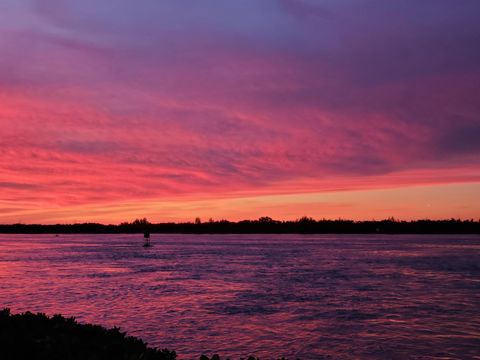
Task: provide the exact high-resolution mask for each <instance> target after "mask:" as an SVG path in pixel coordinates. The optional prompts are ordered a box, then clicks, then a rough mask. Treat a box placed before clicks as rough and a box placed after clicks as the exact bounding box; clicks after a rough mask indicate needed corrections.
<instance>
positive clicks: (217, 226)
mask: <svg viewBox="0 0 480 360" xmlns="http://www.w3.org/2000/svg"><path fill="white" fill-rule="evenodd" d="M147 231H148V232H150V233H165V234H168V233H185V234H228V233H230V234H257V233H258V234H343V233H344V234H373V233H381V234H480V219H479V220H473V219H470V220H461V219H448V220H428V219H425V220H413V221H399V220H396V219H394V218H389V219H385V220H367V221H354V220H343V219H337V220H328V219H321V220H315V219H313V218H310V217H302V218H300V219H297V220H287V221H280V220H274V219H272V218H270V217H267V216H265V217H261V218H259V219H257V220H242V221H237V222H235V221H228V220H212V219H210V220H208V221H206V222H203V221H202V220H201V219H199V218H197V219H195V221H193V222H180V223H174V222H167V223H151V222H149V221H148V220H147V219H145V218H143V219H136V220H134V221H132V222H123V223H121V224H118V225H104V224H99V223H82V224H55V225H41V224H9V225H0V233H10V234H13V233H23V234H42V233H43V234H134V233H143V232H147Z"/></svg>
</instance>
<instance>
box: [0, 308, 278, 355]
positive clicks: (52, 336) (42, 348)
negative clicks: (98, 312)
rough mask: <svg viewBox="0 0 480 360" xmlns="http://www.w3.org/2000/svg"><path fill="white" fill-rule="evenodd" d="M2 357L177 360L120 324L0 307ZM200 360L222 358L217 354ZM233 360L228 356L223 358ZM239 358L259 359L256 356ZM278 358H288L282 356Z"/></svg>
mask: <svg viewBox="0 0 480 360" xmlns="http://www.w3.org/2000/svg"><path fill="white" fill-rule="evenodd" d="M0 359H2V360H33V359H35V360H140V359H141V360H175V359H177V354H176V352H175V351H170V350H168V349H163V350H159V349H157V348H152V347H149V346H148V344H147V343H145V342H144V341H143V340H141V339H139V338H136V337H133V336H128V335H127V334H126V333H124V332H121V331H120V329H119V328H116V327H115V328H112V329H106V328H104V327H102V326H99V325H92V324H79V323H78V322H77V321H76V320H75V318H73V317H72V318H65V317H63V316H61V315H54V316H52V317H49V316H47V315H45V314H42V313H37V314H33V313H31V312H26V313H23V314H12V313H11V312H10V310H9V309H3V310H0ZM199 359H200V360H221V358H220V356H219V355H217V354H215V355H213V356H212V357H211V358H210V357H208V356H206V355H201V356H199ZM224 359H225V360H230V359H229V358H224ZM240 360H260V359H259V358H256V357H254V356H249V357H248V358H241V359H240ZM278 360H287V359H285V358H281V359H278Z"/></svg>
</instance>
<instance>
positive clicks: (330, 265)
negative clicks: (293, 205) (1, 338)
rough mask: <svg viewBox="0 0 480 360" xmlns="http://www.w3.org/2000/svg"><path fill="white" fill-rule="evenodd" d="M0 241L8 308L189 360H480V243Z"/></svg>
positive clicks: (0, 286) (312, 238) (0, 273)
mask: <svg viewBox="0 0 480 360" xmlns="http://www.w3.org/2000/svg"><path fill="white" fill-rule="evenodd" d="M152 242H153V244H154V246H153V247H152V248H148V249H145V248H143V247H142V243H143V239H142V236H141V235H61V236H60V237H54V236H51V235H0V307H10V308H11V309H12V311H13V312H22V311H27V310H29V311H33V312H45V313H47V314H50V315H51V314H56V313H61V314H63V315H66V316H75V317H76V318H77V319H78V320H79V321H82V322H92V323H98V324H102V325H105V326H109V327H111V326H120V327H121V328H122V329H123V330H125V331H127V332H128V333H129V334H132V335H135V336H139V337H141V338H143V339H144V340H146V341H148V342H149V344H150V345H153V346H158V347H168V348H169V349H174V350H176V351H177V353H178V354H179V358H180V359H198V358H199V356H200V354H202V353H206V354H212V353H214V352H217V353H219V354H220V355H222V357H225V356H231V357H232V358H236V359H238V358H239V357H240V356H247V355H250V354H255V355H256V356H259V357H261V358H262V360H263V359H271V358H273V357H274V356H288V357H290V358H296V357H298V358H300V359H358V358H362V359H475V358H477V359H480V237H479V236H463V235H453V236H452V235H448V236H446V235H442V236H438V235H435V236H418V235H407V236H405V235H401V236H386V235H306V236H302V235H156V234H154V235H152Z"/></svg>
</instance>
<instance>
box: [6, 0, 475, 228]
mask: <svg viewBox="0 0 480 360" xmlns="http://www.w3.org/2000/svg"><path fill="white" fill-rule="evenodd" d="M362 9H363V8H362V6H361V5H359V4H358V3H356V2H354V1H345V2H341V3H340V2H329V1H326V2H324V3H321V4H319V3H316V2H314V1H313V2H312V1H310V0H295V1H293V0H282V1H277V0H265V1H262V2H258V1H244V2H241V3H238V4H237V3H233V2H223V1H222V2H220V1H218V2H215V1H213V2H211V3H209V4H204V5H202V6H200V5H199V4H198V3H196V2H193V1H192V2H190V1H187V3H186V4H180V3H176V2H168V1H166V2H161V3H156V2H148V3H144V4H134V3H133V2H131V1H127V0H118V1H104V2H102V3H100V4H99V3H98V2H96V1H94V0H86V1H83V2H81V3H80V2H76V1H74V0H65V1H62V2H58V1H54V0H32V1H31V2H25V3H23V2H22V3H19V2H17V1H13V0H6V1H4V2H2V4H0V53H1V54H2V56H1V58H0V223H12V222H24V223H31V222H36V223H38V222H41V223H57V222H60V223H62V222H84V221H99V222H105V223H119V222H122V221H130V220H133V219H135V218H137V217H148V218H149V219H150V220H152V221H169V220H174V221H184V220H193V219H194V218H195V217H197V216H200V217H202V218H204V219H208V218H210V217H212V218H215V219H220V218H227V219H231V220H240V219H246V218H250V219H253V218H257V217H259V216H271V217H273V218H277V219H295V218H298V217H301V216H303V215H306V216H312V217H316V218H323V217H325V218H338V217H342V218H352V219H371V218H376V219H380V218H386V217H389V216H395V217H397V218H402V219H415V218H436V219H438V218H451V217H458V218H475V219H476V218H478V217H479V216H480V207H479V205H478V203H479V201H478V199H480V192H479V188H480V141H479V138H480V117H479V115H480V51H479V50H478V46H477V39H478V35H480V25H479V24H478V21H477V19H476V17H475V16H473V15H472V14H475V13H476V11H478V10H480V5H479V4H476V3H473V2H472V3H468V4H466V3H464V4H459V3H457V4H453V3H452V2H448V1H446V0H439V1H437V2H436V3H435V4H430V3H429V2H425V3H422V4H416V5H415V9H412V8H411V7H409V6H406V5H405V4H400V3H399V4H394V3H393V2H382V1H378V0H372V1H371V4H370V8H369V12H365V11H361V10H362ZM433 9H434V10H435V11H432V10H433ZM387 19H388V21H387ZM346 20H348V21H346ZM465 29H467V30H465Z"/></svg>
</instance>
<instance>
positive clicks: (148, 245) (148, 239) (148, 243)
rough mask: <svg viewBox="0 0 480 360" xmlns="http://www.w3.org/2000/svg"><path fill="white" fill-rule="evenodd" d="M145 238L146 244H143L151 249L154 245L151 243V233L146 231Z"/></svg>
mask: <svg viewBox="0 0 480 360" xmlns="http://www.w3.org/2000/svg"><path fill="white" fill-rule="evenodd" d="M143 238H144V239H145V242H144V243H143V247H151V246H152V244H151V243H150V232H148V231H145V232H144V233H143Z"/></svg>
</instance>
